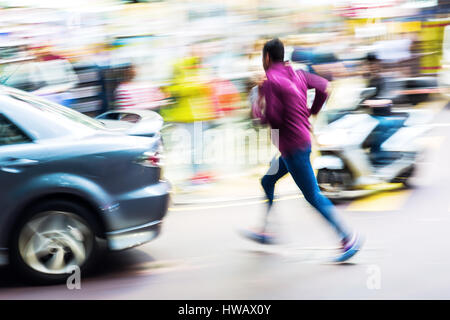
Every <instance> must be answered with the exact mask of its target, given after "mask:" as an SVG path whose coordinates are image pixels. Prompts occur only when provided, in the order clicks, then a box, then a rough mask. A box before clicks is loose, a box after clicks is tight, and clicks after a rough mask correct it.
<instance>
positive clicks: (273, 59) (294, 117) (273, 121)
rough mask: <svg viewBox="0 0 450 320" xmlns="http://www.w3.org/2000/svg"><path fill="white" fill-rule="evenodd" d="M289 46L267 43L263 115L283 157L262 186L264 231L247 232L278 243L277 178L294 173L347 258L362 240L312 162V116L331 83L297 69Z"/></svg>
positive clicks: (261, 92)
mask: <svg viewBox="0 0 450 320" xmlns="http://www.w3.org/2000/svg"><path fill="white" fill-rule="evenodd" d="M283 59H284V46H283V43H282V42H281V41H280V40H278V39H273V40H270V41H268V42H266V44H265V45H264V48H263V66H264V70H265V71H266V76H267V80H264V81H263V82H262V83H261V84H260V85H259V95H260V99H259V101H260V102H261V103H262V102H264V103H263V105H264V107H263V108H262V112H261V117H262V122H266V123H268V124H269V125H270V127H271V128H272V132H274V130H276V131H277V132H278V134H277V136H278V138H279V141H278V143H277V147H278V148H279V150H280V152H281V157H279V158H278V159H276V160H275V161H273V162H272V165H271V168H270V169H269V171H268V172H267V174H266V175H265V176H264V177H263V178H262V180H261V184H262V186H263V189H264V191H265V193H266V197H267V199H268V208H267V213H266V215H265V221H264V225H263V228H262V230H261V231H259V232H253V231H247V232H246V233H245V235H246V236H247V237H248V238H250V239H251V240H254V241H257V242H259V243H263V244H267V243H273V242H274V240H275V238H274V235H273V234H271V233H270V232H266V227H267V217H268V215H269V213H270V209H271V208H272V204H273V198H274V188H275V184H276V182H277V181H278V180H279V179H280V178H281V177H283V176H285V175H286V174H287V173H288V172H289V173H290V174H291V176H292V178H293V179H294V181H295V183H296V184H297V186H298V187H299V188H300V190H301V191H302V193H303V195H304V196H305V199H306V200H307V201H308V202H309V203H310V204H311V205H312V206H313V207H314V208H315V209H316V210H317V211H318V212H319V213H320V214H321V215H322V216H323V217H324V218H325V219H326V221H327V222H328V223H329V224H330V225H331V226H332V227H333V228H334V230H335V231H336V233H337V234H338V236H339V238H340V240H341V244H342V255H340V256H339V258H338V259H337V261H345V260H347V259H349V258H351V257H352V256H353V255H354V254H355V253H356V252H358V250H359V248H360V245H361V240H360V238H359V236H358V234H357V233H356V232H352V231H350V230H349V229H348V228H347V227H346V226H344V224H343V223H342V222H341V221H340V219H339V215H338V213H337V212H336V209H335V207H334V205H333V204H332V203H331V202H330V200H328V199H327V198H326V197H325V196H324V195H322V194H321V192H320V190H319V186H318V184H317V180H316V177H315V175H314V171H313V169H312V166H311V162H310V153H311V137H310V123H309V120H308V118H309V117H310V116H311V115H316V114H317V113H318V112H319V111H320V109H321V108H322V105H323V104H324V102H325V101H326V99H327V97H328V93H327V91H328V81H327V80H326V79H324V78H322V77H319V76H317V75H313V74H311V73H308V72H305V71H302V70H300V71H298V72H296V71H294V70H293V69H292V67H291V66H290V65H289V64H288V63H285V62H284V61H283ZM308 89H315V91H316V96H315V99H314V102H313V104H312V106H311V108H310V109H309V108H308V106H307V99H306V97H307V90H308Z"/></svg>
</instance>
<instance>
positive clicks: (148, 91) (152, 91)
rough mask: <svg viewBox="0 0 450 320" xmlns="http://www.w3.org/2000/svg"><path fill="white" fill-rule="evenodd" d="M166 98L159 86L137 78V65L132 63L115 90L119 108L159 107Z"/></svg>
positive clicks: (116, 102)
mask: <svg viewBox="0 0 450 320" xmlns="http://www.w3.org/2000/svg"><path fill="white" fill-rule="evenodd" d="M164 99H165V95H164V94H163V93H162V92H161V91H160V90H159V88H157V87H155V86H152V85H151V84H149V83H148V82H142V81H137V80H136V67H135V66H134V65H132V64H130V65H127V66H126V67H125V68H124V71H123V74H122V81H121V83H120V84H119V86H118V87H117V89H116V91H115V106H116V107H117V108H137V109H149V110H152V109H158V108H159V107H160V106H161V105H162V103H163V100H164Z"/></svg>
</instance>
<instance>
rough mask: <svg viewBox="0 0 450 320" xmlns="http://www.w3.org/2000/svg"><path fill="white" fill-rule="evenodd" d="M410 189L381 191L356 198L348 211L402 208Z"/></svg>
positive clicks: (348, 207)
mask: <svg viewBox="0 0 450 320" xmlns="http://www.w3.org/2000/svg"><path fill="white" fill-rule="evenodd" d="M410 194H411V191H410V190H399V191H390V192H380V193H377V194H374V195H372V196H368V197H365V198H362V199H359V200H355V201H353V202H352V203H350V205H348V206H347V208H346V209H345V210H346V211H395V210H398V209H400V208H401V207H402V206H403V205H404V204H405V202H406V200H407V199H408V198H409V196H410Z"/></svg>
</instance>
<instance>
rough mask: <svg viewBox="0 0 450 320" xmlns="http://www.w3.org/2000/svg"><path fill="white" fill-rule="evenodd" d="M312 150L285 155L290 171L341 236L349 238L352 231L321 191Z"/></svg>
mask: <svg viewBox="0 0 450 320" xmlns="http://www.w3.org/2000/svg"><path fill="white" fill-rule="evenodd" d="M310 153H311V150H309V149H308V150H305V151H301V150H299V151H297V152H295V153H294V154H293V155H291V156H288V157H284V158H283V160H284V162H285V164H286V167H287V169H288V170H289V173H290V174H291V175H292V178H293V179H294V181H295V183H296V184H297V186H298V187H299V188H300V190H301V191H302V193H303V195H304V196H305V199H306V201H308V202H309V203H310V204H311V205H312V206H313V207H314V208H315V209H316V210H317V211H319V212H320V213H321V214H322V216H323V217H324V218H325V219H326V220H327V221H328V222H329V223H330V224H331V226H332V227H333V228H334V229H335V230H336V232H337V233H338V235H339V237H340V238H341V239H342V240H344V239H347V238H349V236H350V232H349V231H348V230H347V228H346V227H344V225H343V223H342V222H341V221H340V220H339V218H338V215H337V212H336V210H335V208H334V205H333V204H332V203H331V201H330V200H328V198H326V197H325V196H324V195H322V193H321V192H320V189H319V186H318V184H317V180H316V177H315V175H314V171H313V169H312V166H311V161H310V159H309V156H310Z"/></svg>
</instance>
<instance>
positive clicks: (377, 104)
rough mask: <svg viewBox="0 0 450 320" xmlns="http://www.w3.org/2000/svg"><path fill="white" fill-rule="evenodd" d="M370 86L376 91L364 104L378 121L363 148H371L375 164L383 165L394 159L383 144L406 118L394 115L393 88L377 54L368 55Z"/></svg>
mask: <svg viewBox="0 0 450 320" xmlns="http://www.w3.org/2000/svg"><path fill="white" fill-rule="evenodd" d="M366 60H367V66H368V71H369V74H368V77H369V83H368V87H369V88H375V93H374V95H373V96H372V97H370V99H369V100H365V101H364V102H363V106H366V107H368V108H369V113H370V115H371V116H372V117H373V118H375V119H376V120H377V121H378V125H377V126H376V127H375V129H374V130H373V132H372V133H371V135H370V136H369V138H368V139H367V140H366V141H365V143H364V145H363V148H370V154H371V160H372V163H373V164H375V165H383V164H386V163H388V162H389V161H391V160H393V159H392V154H391V153H389V152H383V151H382V150H381V145H382V144H383V142H385V141H386V140H387V139H388V138H389V137H391V136H392V135H393V134H394V133H395V132H396V131H397V130H399V129H400V128H401V127H402V126H403V123H404V122H405V119H404V118H402V117H393V115H392V112H391V108H392V100H391V98H392V96H391V92H390V91H391V90H389V88H388V86H387V81H386V80H387V79H386V77H385V76H383V74H382V68H381V62H380V60H379V59H378V58H377V56H376V54H374V53H369V54H368V55H367V59H366Z"/></svg>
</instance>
